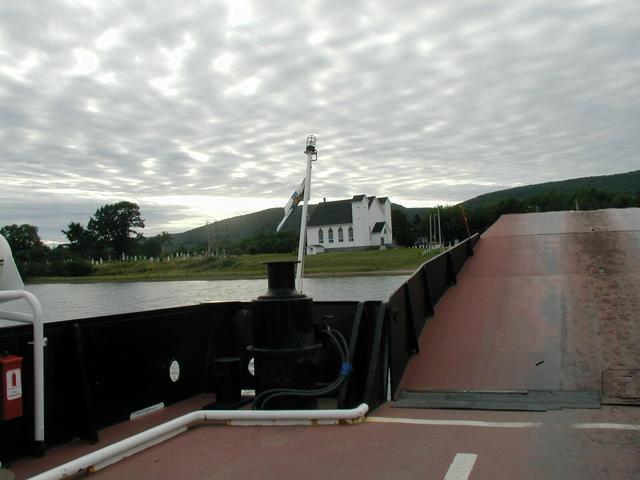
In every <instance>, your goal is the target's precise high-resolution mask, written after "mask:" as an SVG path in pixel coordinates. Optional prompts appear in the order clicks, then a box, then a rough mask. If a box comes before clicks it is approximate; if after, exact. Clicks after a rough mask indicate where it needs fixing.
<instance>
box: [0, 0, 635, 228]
mask: <svg viewBox="0 0 640 480" xmlns="http://www.w3.org/2000/svg"><path fill="white" fill-rule="evenodd" d="M638 18H640V2H637V1H636V0H628V1H622V0H620V1H615V0H610V1H607V2H599V1H591V0H589V1H587V0H584V1H578V0H573V1H572V0H568V1H563V2H558V1H555V0H549V1H540V0H519V1H518V2H513V1H507V0H504V1H501V0H494V1H486V0H482V1H480V0H478V1H465V2H446V1H439V2H438V1H435V2H419V1H394V2H369V1H368V2H364V1H363V2H357V1H350V2H343V1H338V0H329V1H321V0H319V1H315V2H290V1H269V2H249V1H239V0H232V1H229V2H214V1H211V2H209V1H193V2H184V5H182V4H181V5H178V4H177V3H176V2H173V1H168V0H167V1H159V0H155V1H133V0H127V1H115V0H114V1H108V2H107V1H102V0H95V1H92V0H82V1H71V0H69V1H62V0H60V1H53V0H48V1H46V0H40V1H35V0H32V1H29V0H26V1H21V2H12V1H6V2H1V3H0V162H1V168H2V186H1V188H0V205H1V206H2V208H1V209H0V224H2V225H4V224H8V223H32V224H35V225H38V226H39V227H40V230H41V234H42V237H43V238H44V239H46V240H53V241H56V240H57V241H61V240H63V236H62V234H61V233H60V230H61V229H63V228H65V227H66V225H67V224H68V222H70V221H80V222H86V220H87V219H88V218H89V216H90V215H91V214H92V213H93V212H94V211H95V209H96V208H97V207H99V206H101V205H103V204H104V203H108V202H112V201H117V200H125V199H126V200H130V201H135V202H137V203H138V204H140V206H141V208H142V211H143V216H144V217H145V218H146V220H147V226H148V228H147V229H146V233H147V235H150V234H154V233H157V232H159V231H161V230H169V231H181V230H184V229H187V228H191V227H194V226H196V225H200V224H203V223H204V221H205V219H209V220H213V219H220V218H224V217H226V216H230V215H234V214H239V213H246V212H249V211H254V210H258V209H261V208H266V207H272V206H281V205H282V204H283V203H284V201H285V200H286V198H287V197H288V195H289V194H290V191H291V189H292V188H293V187H294V186H295V185H297V183H298V182H299V180H300V179H301V178H302V176H303V172H304V156H303V155H302V150H303V147H304V140H305V137H306V135H307V134H309V133H316V134H317V135H318V138H319V145H318V149H319V152H320V154H319V161H318V162H317V164H316V165H315V169H314V184H313V196H314V197H315V199H316V200H317V199H318V198H321V197H327V198H330V199H331V198H344V197H347V196H351V195H353V194H356V193H368V194H374V195H385V196H387V195H388V196H390V197H391V198H392V199H393V200H394V201H396V202H398V203H403V204H405V205H407V206H414V205H421V206H427V205H433V204H435V203H451V202H458V201H461V200H464V199H467V198H470V197H473V196H475V195H477V194H480V193H484V192H487V191H491V190H496V189H500V188H505V187H509V186H515V185H519V184H524V183H535V182H542V181H549V180H559V179H564V178H570V177H577V176H586V175H599V174H608V173H617V172H624V171H628V170H633V169H636V168H638V165H639V164H640V162H638V160H639V159H638V152H639V151H640V140H639V137H640V136H638V134H637V133H638V131H640V121H639V120H640V119H639V116H640V57H639V56H638V55H637V45H639V44H640V24H639V23H638V20H637V19H638Z"/></svg>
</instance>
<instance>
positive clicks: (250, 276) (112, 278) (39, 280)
mask: <svg viewBox="0 0 640 480" xmlns="http://www.w3.org/2000/svg"><path fill="white" fill-rule="evenodd" d="M416 268H418V267H416ZM415 270H416V269H415V268H414V269H396V270H363V271H353V272H311V273H306V274H305V275H304V277H305V278H332V277H340V278H343V277H382V276H394V275H397V276H400V275H411V274H412V273H413V272H415ZM266 278H267V274H266V271H265V272H264V273H262V274H254V273H247V274H245V275H242V274H239V275H202V276H199V275H184V276H175V277H174V276H171V277H164V278H163V277H158V276H152V277H143V276H131V277H128V276H120V275H104V276H87V277H34V278H33V279H28V280H27V281H25V282H24V283H25V285H43V284H48V283H73V284H80V283H130V282H131V283H132V282H184V281H210V280H211V281H213V280H215V281H220V280H259V279H264V280H266Z"/></svg>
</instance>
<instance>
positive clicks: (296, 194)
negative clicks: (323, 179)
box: [276, 178, 305, 233]
mask: <svg viewBox="0 0 640 480" xmlns="http://www.w3.org/2000/svg"><path fill="white" fill-rule="evenodd" d="M304 181H305V179H304V178H303V179H302V182H301V183H300V186H299V187H298V188H296V189H295V190H294V191H293V193H292V194H291V198H289V201H288V202H287V204H286V205H285V206H284V217H283V218H282V221H281V222H280V224H279V225H278V227H277V228H276V233H278V232H279V231H280V229H281V228H282V227H283V226H284V222H286V221H287V218H289V215H291V214H292V213H293V211H294V210H295V209H296V207H297V206H298V204H299V203H300V202H301V201H302V198H303V196H304Z"/></svg>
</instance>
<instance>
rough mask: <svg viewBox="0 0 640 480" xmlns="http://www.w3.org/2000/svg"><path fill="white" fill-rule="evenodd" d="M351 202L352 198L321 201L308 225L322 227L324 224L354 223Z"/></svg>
mask: <svg viewBox="0 0 640 480" xmlns="http://www.w3.org/2000/svg"><path fill="white" fill-rule="evenodd" d="M354 198H355V197H354ZM351 202H352V200H338V201H335V202H322V203H319V204H318V205H316V208H315V210H314V211H313V214H312V215H311V218H309V223H307V226H309V227H320V226H322V225H338V224H341V223H353V216H352V215H351Z"/></svg>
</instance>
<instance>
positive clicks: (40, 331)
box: [0, 290, 44, 448]
mask: <svg viewBox="0 0 640 480" xmlns="http://www.w3.org/2000/svg"><path fill="white" fill-rule="evenodd" d="M21 299H22V300H26V302H27V303H28V304H29V306H30V307H31V310H32V311H33V313H19V312H9V311H0V318H2V319H6V320H13V321H15V322H23V323H31V324H32V325H33V396H34V399H33V404H34V439H35V441H36V444H39V448H44V326H43V325H44V320H43V317H42V307H41V306H40V302H39V301H38V299H37V298H36V297H35V295H34V294H33V293H31V292H27V291H26V290H0V303H3V302H9V301H12V300H21Z"/></svg>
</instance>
